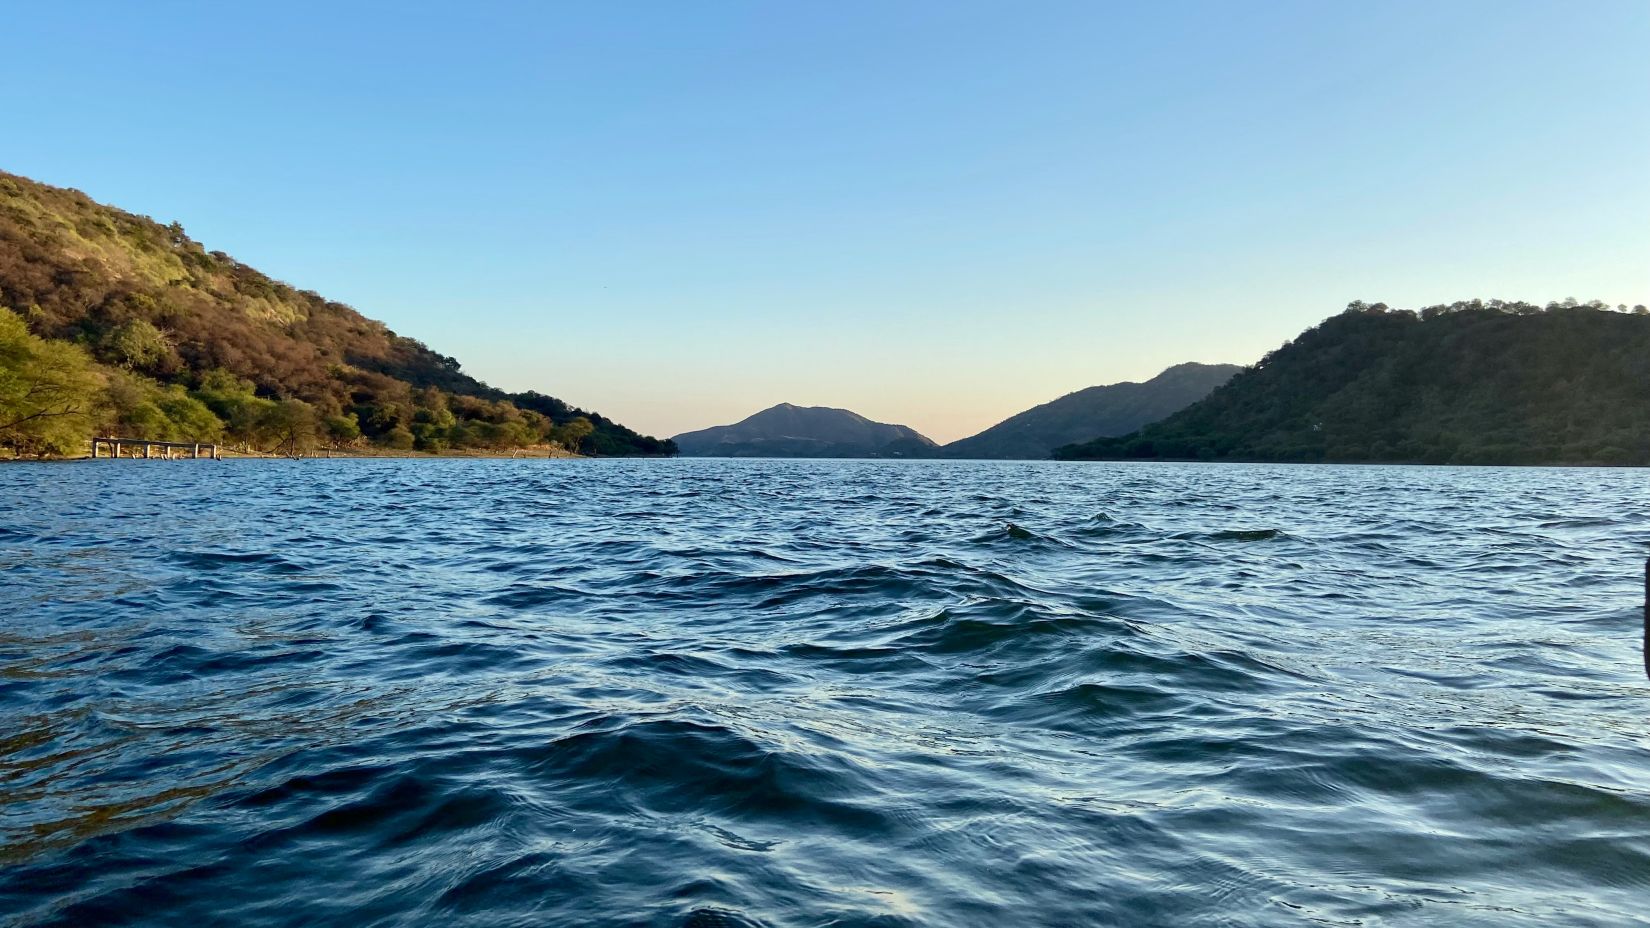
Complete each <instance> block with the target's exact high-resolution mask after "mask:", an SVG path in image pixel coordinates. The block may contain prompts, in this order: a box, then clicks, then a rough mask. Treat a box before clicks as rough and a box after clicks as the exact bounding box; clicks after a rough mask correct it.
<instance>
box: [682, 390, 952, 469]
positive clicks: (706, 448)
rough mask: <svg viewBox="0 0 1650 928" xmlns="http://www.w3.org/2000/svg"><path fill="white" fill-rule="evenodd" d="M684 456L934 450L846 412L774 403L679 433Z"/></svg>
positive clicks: (880, 454)
mask: <svg viewBox="0 0 1650 928" xmlns="http://www.w3.org/2000/svg"><path fill="white" fill-rule="evenodd" d="M672 441H674V442H675V443H676V447H677V448H678V449H680V451H681V453H682V454H685V455H698V456H701V457H706V456H714V457H734V458H894V457H932V456H933V454H934V449H935V448H936V447H937V446H936V445H935V444H934V443H933V442H932V441H930V440H928V439H927V438H924V437H923V436H922V435H920V434H918V433H917V432H916V430H914V429H911V428H908V427H906V426H903V425H889V424H887V423H885V422H872V421H871V420H870V419H867V418H865V417H864V416H861V415H859V414H858V413H853V412H849V411H848V410H846V409H831V408H829V407H826V406H792V405H791V404H790V403H780V404H779V405H778V406H774V407H772V408H770V409H764V410H762V411H761V412H759V413H757V414H755V415H753V416H751V417H749V418H747V419H743V420H741V421H739V422H736V423H734V424H733V425H718V426H714V427H712V428H708V429H700V430H699V431H697V432H683V433H682V434H680V435H677V436H676V437H675V438H674V439H672Z"/></svg>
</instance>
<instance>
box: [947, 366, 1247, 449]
mask: <svg viewBox="0 0 1650 928" xmlns="http://www.w3.org/2000/svg"><path fill="white" fill-rule="evenodd" d="M1240 370H1242V368H1241V367H1240V366H1239V365H1236V364H1203V363H1199V362H1195V361H1187V362H1183V363H1180V364H1176V365H1173V366H1171V367H1168V368H1165V369H1164V370H1163V371H1162V372H1160V373H1159V374H1157V375H1156V376H1155V377H1152V378H1150V379H1149V380H1145V381H1139V382H1136V381H1122V382H1119V383H1112V384H1102V385H1098V386H1093V387H1085V388H1084V389H1081V390H1074V391H1072V392H1070V393H1067V394H1066V395H1064V396H1061V397H1058V398H1056V399H1052V400H1049V401H1048V402H1046V403H1041V404H1038V405H1036V406H1033V407H1031V408H1030V409H1027V410H1025V411H1023V412H1019V413H1016V414H1014V415H1012V416H1009V417H1008V418H1007V419H1004V420H1003V421H1001V422H999V423H997V424H996V425H993V426H991V427H989V428H986V429H983V430H981V431H980V432H977V433H975V434H973V435H970V436H968V437H967V438H960V439H958V440H956V441H954V442H951V443H949V444H947V445H944V446H942V447H941V448H940V449H939V451H938V456H939V457H946V458H976V459H987V460H992V459H1026V460H1032V459H1045V458H1048V457H1050V456H1051V455H1052V454H1053V452H1054V449H1055V448H1058V447H1060V446H1062V445H1066V444H1071V443H1073V442H1078V441H1086V440H1089V439H1093V438H1100V437H1107V436H1114V435H1123V434H1126V433H1128V432H1132V431H1134V430H1135V429H1138V428H1140V427H1141V426H1143V425H1146V424H1148V423H1151V422H1155V421H1157V420H1159V419H1162V418H1164V417H1165V416H1168V415H1170V414H1172V413H1175V412H1178V411H1180V410H1181V409H1183V408H1185V407H1186V406H1188V405H1190V404H1191V403H1194V402H1196V401H1197V400H1200V399H1202V398H1203V397H1205V396H1207V395H1208V394H1209V392H1210V391H1212V390H1214V389H1215V388H1216V387H1218V386H1220V385H1221V384H1222V383H1225V382H1226V381H1227V380H1229V379H1231V377H1232V375H1234V374H1236V373H1237V372H1238V371H1240Z"/></svg>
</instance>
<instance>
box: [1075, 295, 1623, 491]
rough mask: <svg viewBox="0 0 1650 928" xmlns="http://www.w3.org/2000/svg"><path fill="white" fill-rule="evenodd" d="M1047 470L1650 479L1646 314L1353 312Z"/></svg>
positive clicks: (1585, 310) (1477, 305)
mask: <svg viewBox="0 0 1650 928" xmlns="http://www.w3.org/2000/svg"><path fill="white" fill-rule="evenodd" d="M1056 456H1057V457H1061V458H1067V459H1080V458H1106V459H1118V458H1142V459H1151V458H1156V459H1198V460H1214V461H1221V460H1235V461H1342V462H1363V461H1370V462H1374V461H1410V462H1419V463H1430V464H1650V313H1647V311H1646V310H1645V308H1644V307H1643V306H1637V307H1634V308H1633V309H1632V310H1630V311H1629V310H1627V309H1626V307H1621V308H1620V309H1619V310H1611V309H1610V308H1609V307H1607V306H1605V305H1604V304H1602V303H1596V302H1595V303H1587V304H1577V303H1575V301H1573V300H1570V301H1565V302H1563V303H1552V304H1548V305H1547V306H1546V307H1539V306H1535V305H1531V304H1528V303H1504V302H1501V301H1498V300H1492V301H1488V302H1481V301H1478V300H1473V301H1470V302H1463V303H1455V304H1452V305H1449V306H1431V307H1427V308H1426V309H1423V310H1420V311H1419V312H1414V311H1410V310H1394V309H1389V308H1387V307H1386V306H1385V305H1384V304H1375V305H1373V306H1368V305H1365V304H1363V303H1353V304H1352V305H1350V306H1348V307H1347V309H1346V311H1345V312H1344V313H1342V314H1340V315H1338V316H1335V317H1333V318H1331V319H1328V320H1326V321H1325V322H1323V323H1322V324H1320V325H1318V326H1316V327H1315V328H1312V329H1309V330H1307V331H1306V332H1304V333H1302V334H1301V335H1300V336H1299V337H1298V338H1296V339H1295V340H1294V341H1292V342H1290V343H1288V344H1286V345H1284V346H1283V347H1281V348H1279V349H1278V350H1276V351H1274V352H1272V353H1271V354H1268V355H1267V356H1266V357H1265V358H1263V359H1262V360H1261V361H1260V363H1258V364H1256V365H1255V366H1253V367H1250V368H1247V369H1245V370H1244V371H1243V372H1241V373H1239V374H1238V375H1237V376H1236V377H1233V378H1232V380H1231V381H1230V382H1228V383H1227V384H1226V385H1225V386H1223V387H1221V388H1220V389H1218V390H1216V391H1215V392H1213V393H1212V394H1210V395H1209V396H1208V397H1207V398H1205V399H1204V400H1202V401H1200V402H1198V403H1195V404H1193V405H1191V406H1188V407H1187V408H1186V409H1184V410H1182V411H1180V412H1179V413H1176V414H1175V415H1172V416H1170V417H1168V418H1167V419H1164V420H1162V421H1161V422H1157V423H1154V424H1152V425H1149V426H1146V427H1144V428H1142V429H1140V430H1139V431H1136V432H1133V433H1131V434H1129V435H1125V436H1122V437H1118V438H1106V439H1098V440H1095V441H1090V442H1086V443H1084V444H1079V445H1067V446H1065V447H1063V448H1061V449H1059V450H1058V451H1057V452H1056Z"/></svg>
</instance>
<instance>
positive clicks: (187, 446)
mask: <svg viewBox="0 0 1650 928" xmlns="http://www.w3.org/2000/svg"><path fill="white" fill-rule="evenodd" d="M102 445H107V446H108V447H109V457H112V458H118V457H121V453H120V451H121V448H123V447H129V448H131V449H132V455H131V456H132V457H137V456H138V454H137V449H138V448H139V447H141V448H143V458H144V460H148V459H149V458H150V457H151V456H152V455H151V449H153V448H159V449H161V450H162V451H164V452H165V455H164V457H165V458H166V459H167V460H171V459H172V458H173V457H174V455H173V452H175V451H187V452H189V455H188V456H189V457H190V458H198V457H200V456H201V449H202V448H205V449H206V453H207V456H208V457H210V458H211V459H212V460H214V461H218V460H222V459H221V458H219V457H218V446H217V445H215V444H207V443H202V442H198V441H195V442H189V441H145V440H144V439H141V438H104V437H101V436H99V437H97V438H93V439H92V457H94V458H95V457H97V456H98V454H97V449H98V447H99V446H102Z"/></svg>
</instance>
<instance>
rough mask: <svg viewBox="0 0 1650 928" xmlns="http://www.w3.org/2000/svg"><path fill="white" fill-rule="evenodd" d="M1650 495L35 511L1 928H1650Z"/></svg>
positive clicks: (1028, 491)
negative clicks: (1649, 575) (1647, 643)
mask: <svg viewBox="0 0 1650 928" xmlns="http://www.w3.org/2000/svg"><path fill="white" fill-rule="evenodd" d="M1643 479H1644V478H1643V476H1642V472H1640V471H1631V470H1542V469H1444V468H1404V467H1364V468H1357V467H1345V468H1343V467H1266V466H1254V467H1246V466H1232V465H1225V466H1199V465H1111V464H1075V463H1074V464H1057V463H1042V464H1024V463H979V464H976V463H959V462H930V463H915V462H886V461H885V462H857V461H832V462H783V461H768V462H763V461H739V462H729V461H685V460H684V461H419V462H398V461H306V462H288V461H245V462H239V461H237V462H225V463H222V464H210V465H209V464H204V463H200V462H190V463H163V462H161V463H151V464H140V463H136V462H99V463H96V464H84V465H69V466H50V465H18V466H10V467H6V468H3V469H0V591H3V592H4V594H5V598H6V602H7V603H8V604H10V605H11V606H12V609H11V610H10V615H9V618H8V620H7V622H6V623H5V624H4V627H3V628H0V923H4V924H8V925H9V924H15V925H19V926H23V925H27V926H36V925H40V926H44V925H54V926H55V925H91V924H100V925H101V924H119V925H174V924H180V923H188V922H192V921H193V922H198V923H201V924H222V923H232V924H237V925H268V926H297V925H310V924H363V925H367V924H376V925H441V926H447V925H461V926H463V925H475V926H483V925H486V926H492V925H563V924H565V925H595V926H629V925H659V926H670V928H680V926H687V928H723V926H737V928H756V926H761V928H786V926H930V925H932V926H940V925H945V926H950V925H996V924H1014V925H1047V926H1068V925H1079V924H1128V925H1176V926H1180V925H1221V926H1246V925H1256V926H1259V925H1268V926H1269V925H1286V924H1300V925H1348V926H1350V925H1369V924H1386V923H1391V924H1417V925H1423V924H1424V925H1430V924H1451V925H1484V926H1490V925H1494V926H1506V925H1531V926H1534V925H1543V926H1545V925H1557V924H1568V925H1627V924H1647V922H1646V921H1645V916H1644V915H1643V913H1644V912H1645V911H1646V910H1647V908H1650V906H1647V905H1646V900H1647V899H1650V745H1647V742H1646V740H1645V734H1644V724H1643V719H1644V717H1645V714H1644V707H1645V706H1646V705H1647V702H1646V699H1647V697H1650V687H1646V686H1645V681H1644V680H1643V678H1642V675H1641V671H1640V669H1639V668H1640V657H1639V655H1638V653H1637V644H1636V642H1637V635H1638V623H1639V621H1640V615H1641V613H1640V611H1639V603H1638V596H1639V591H1638V581H1639V570H1640V566H1641V564H1642V558H1643V554H1644V551H1645V550H1646V548H1647V547H1650V495H1647V494H1646V493H1645V490H1644V487H1643Z"/></svg>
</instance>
